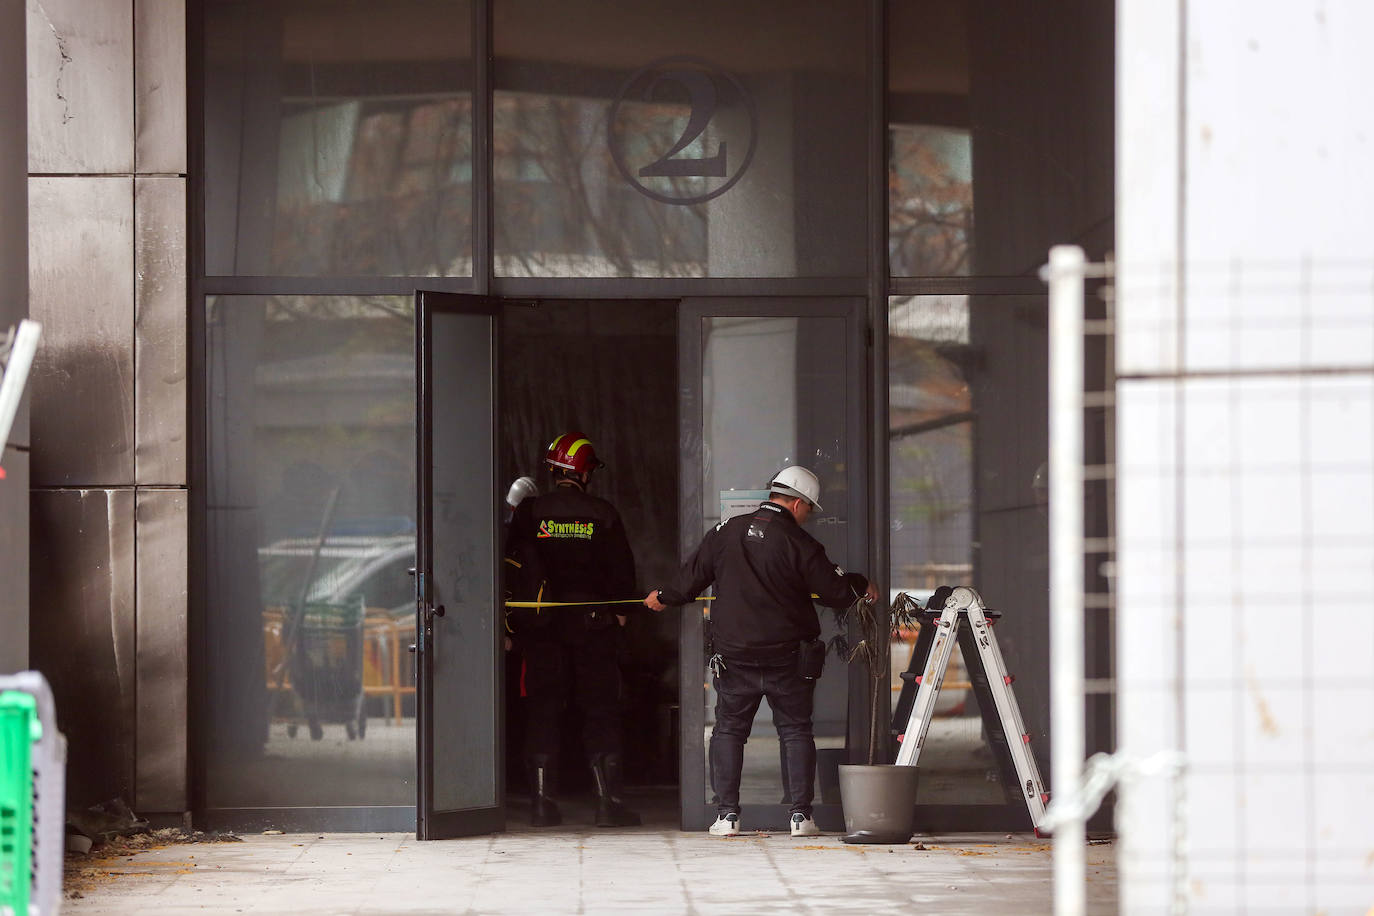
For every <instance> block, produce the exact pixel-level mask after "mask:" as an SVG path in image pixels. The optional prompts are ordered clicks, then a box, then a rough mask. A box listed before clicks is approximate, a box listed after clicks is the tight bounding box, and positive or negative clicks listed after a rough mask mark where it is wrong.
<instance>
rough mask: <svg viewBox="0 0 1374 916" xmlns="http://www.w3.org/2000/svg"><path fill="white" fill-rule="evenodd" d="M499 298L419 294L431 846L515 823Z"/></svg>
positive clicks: (421, 628)
mask: <svg viewBox="0 0 1374 916" xmlns="http://www.w3.org/2000/svg"><path fill="white" fill-rule="evenodd" d="M499 307H500V302H499V300H497V299H493V298H488V297H485V296H463V295H455V294H450V293H434V292H425V291H420V292H417V293H416V301H415V315H416V358H417V364H416V365H417V369H418V372H417V379H418V385H417V396H416V407H417V434H418V443H417V454H418V456H419V468H418V477H417V487H416V490H417V494H418V498H419V499H418V515H417V520H418V527H419V538H418V544H417V550H416V615H417V619H416V645H415V651H416V655H417V658H416V671H417V679H418V683H417V696H418V703H417V709H418V723H417V725H418V742H419V747H418V749H417V754H416V757H417V763H418V777H419V783H418V787H419V792H418V805H417V810H416V828H415V833H416V836H417V837H418V838H419V839H422V840H437V839H444V838H446V837H455V836H469V835H472V834H478V833H491V832H494V831H497V830H501V829H502V828H503V827H504V826H505V806H504V793H505V787H504V785H503V782H504V780H503V772H502V756H501V755H502V748H503V746H504V742H503V736H502V728H503V722H502V715H501V710H502V706H503V704H502V695H501V687H502V667H501V666H502V654H503V653H502V647H501V637H502V629H501V625H500V623H501V613H502V607H501V602H500V590H499V581H500V580H499V567H498V564H499V563H500V561H501V557H500V543H501V542H500V516H499V508H500V503H501V501H500V499H499V498H498V496H497V483H496V442H497V434H496V418H497V416H498V413H497V378H498V375H497V356H496V354H497V345H498V337H497V334H498V324H499Z"/></svg>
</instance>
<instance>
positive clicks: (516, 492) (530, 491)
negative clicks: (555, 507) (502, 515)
mask: <svg viewBox="0 0 1374 916" xmlns="http://www.w3.org/2000/svg"><path fill="white" fill-rule="evenodd" d="M538 492H539V488H538V487H537V486H535V484H534V481H533V480H531V479H530V478H528V477H517V478H515V482H514V483H512V484H511V485H510V490H509V491H508V492H507V493H506V505H508V506H510V507H511V508H515V507H516V506H518V505H520V504H521V503H522V502H524V501H525V497H527V496H533V495H535V494H536V493H538Z"/></svg>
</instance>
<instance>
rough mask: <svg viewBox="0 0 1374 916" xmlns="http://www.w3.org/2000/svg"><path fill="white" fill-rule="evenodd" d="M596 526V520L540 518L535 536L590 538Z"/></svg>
mask: <svg viewBox="0 0 1374 916" xmlns="http://www.w3.org/2000/svg"><path fill="white" fill-rule="evenodd" d="M595 528H596V522H555V521H552V520H551V519H547V518H546V519H541V520H540V522H539V531H538V533H536V534H535V537H539V538H582V539H583V540H587V541H589V540H591V537H592V534H593V532H594V530H595Z"/></svg>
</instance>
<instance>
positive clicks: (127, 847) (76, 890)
mask: <svg viewBox="0 0 1374 916" xmlns="http://www.w3.org/2000/svg"><path fill="white" fill-rule="evenodd" d="M242 842H243V838H242V837H240V836H237V835H236V834H233V833H228V832H225V831H220V830H211V831H205V830H186V829H184V828H182V827H163V828H161V829H159V830H147V829H145V830H144V832H142V833H136V834H131V835H128V836H117V835H116V836H111V837H109V838H108V839H105V840H101V841H99V842H96V843H94V844H93V845H92V847H91V848H90V851H89V852H86V853H79V852H73V851H71V849H70V848H69V849H68V851H67V856H66V860H65V861H64V862H63V870H62V872H63V873H62V886H63V890H64V893H65V895H66V897H67V899H68V900H79V899H80V898H81V897H83V896H85V894H84V893H83V891H90V890H92V889H93V888H95V887H96V885H97V884H99V883H102V882H108V881H114V880H116V879H118V878H120V877H122V876H125V875H131V874H148V872H130V871H125V870H122V869H121V868H119V866H120V865H122V864H123V862H124V860H127V859H131V858H132V857H133V856H135V855H137V854H138V853H141V852H147V851H149V850H152V849H164V848H166V847H168V846H174V845H181V844H193V843H242ZM192 858H195V857H194V856H192ZM159 864H165V865H176V866H182V865H185V864H186V863H159ZM188 870H189V868H188Z"/></svg>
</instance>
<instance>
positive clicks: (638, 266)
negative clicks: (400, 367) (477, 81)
mask: <svg viewBox="0 0 1374 916" xmlns="http://www.w3.org/2000/svg"><path fill="white" fill-rule="evenodd" d="M867 12H868V4H866V3H860V2H849V3H836V2H829V0H797V2H793V3H789V4H787V5H786V7H785V8H781V7H779V6H778V5H777V4H776V3H771V2H768V0H690V2H689V0H666V2H659V3H654V4H652V5H638V6H636V5H624V4H607V3H604V2H596V0H567V2H562V3H557V4H549V3H540V2H537V0H503V2H501V3H498V4H495V5H494V6H493V8H492V13H493V17H494V22H493V34H494V41H495V53H496V66H495V87H496V93H495V97H494V99H493V105H494V115H493V120H494V135H493V147H494V151H495V185H494V188H493V223H494V231H495V235H494V245H495V253H496V265H495V266H496V273H497V275H498V276H542V277H805V276H847V277H857V276H861V275H862V274H863V272H864V269H865V253H864V247H863V239H864V221H865V219H866V196H865V195H866V180H867V179H866V176H867V166H866V162H865V158H864V154H865V144H864V142H863V137H864V135H865V134H864V131H865V112H866V111H867V101H866V99H867V95H866V90H865V78H866V77H865V74H866V65H865V56H866V48H867V38H866V18H867Z"/></svg>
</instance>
